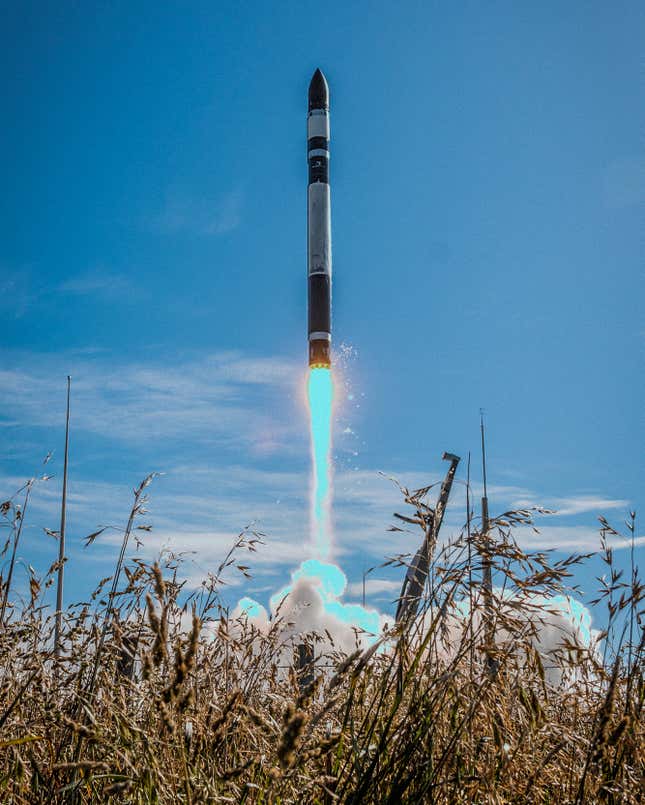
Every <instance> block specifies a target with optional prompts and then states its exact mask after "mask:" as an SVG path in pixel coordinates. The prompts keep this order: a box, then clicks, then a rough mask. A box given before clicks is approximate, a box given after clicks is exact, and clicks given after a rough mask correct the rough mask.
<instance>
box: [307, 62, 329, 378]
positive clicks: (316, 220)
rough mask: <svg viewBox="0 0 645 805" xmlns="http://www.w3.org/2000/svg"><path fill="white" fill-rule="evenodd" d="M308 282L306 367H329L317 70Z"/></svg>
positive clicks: (324, 162)
mask: <svg viewBox="0 0 645 805" xmlns="http://www.w3.org/2000/svg"><path fill="white" fill-rule="evenodd" d="M307 163H308V166H309V182H308V186H307V282H308V286H309V287H308V311H309V313H308V318H309V326H308V338H309V366H310V367H329V366H331V199H330V188H329V87H328V86H327V81H326V80H325V76H324V75H323V74H322V73H321V72H320V70H316V72H315V73H314V75H313V78H312V79H311V83H310V84H309V113H308V115H307Z"/></svg>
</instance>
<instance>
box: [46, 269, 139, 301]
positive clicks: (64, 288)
mask: <svg viewBox="0 0 645 805" xmlns="http://www.w3.org/2000/svg"><path fill="white" fill-rule="evenodd" d="M57 290H58V292H59V293H61V294H69V295H72V296H97V297H103V298H106V299H118V298H121V297H122V296H124V295H125V294H126V293H128V294H129V293H131V291H132V283H131V282H130V280H129V279H128V277H126V276H125V275H123V274H116V273H113V272H111V271H108V270H106V269H102V268H96V269H93V270H91V271H87V272H85V273H83V274H78V275H77V276H75V277H70V278H69V279H67V280H65V281H64V282H62V283H61V284H60V285H59V286H58V288H57Z"/></svg>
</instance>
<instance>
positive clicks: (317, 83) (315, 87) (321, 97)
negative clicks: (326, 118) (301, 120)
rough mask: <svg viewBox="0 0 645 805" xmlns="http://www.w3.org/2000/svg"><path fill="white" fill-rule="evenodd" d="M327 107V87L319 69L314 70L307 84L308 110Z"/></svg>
mask: <svg viewBox="0 0 645 805" xmlns="http://www.w3.org/2000/svg"><path fill="white" fill-rule="evenodd" d="M312 109H329V87H328V86H327V81H326V79H325V76H324V75H323V74H322V72H321V71H320V69H318V70H316V72H315V73H314V74H313V77H312V79H311V83H310V84H309V111H311V110H312Z"/></svg>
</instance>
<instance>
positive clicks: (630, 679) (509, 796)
mask: <svg viewBox="0 0 645 805" xmlns="http://www.w3.org/2000/svg"><path fill="white" fill-rule="evenodd" d="M149 481H150V479H146V481H144V482H143V483H142V484H141V486H140V487H139V488H138V489H137V490H136V492H135V501H134V506H133V510H132V515H131V517H130V520H129V522H128V525H127V527H126V529H125V531H124V534H123V543H122V551H121V553H120V556H119V558H118V561H117V565H116V568H115V572H114V575H113V576H112V577H110V578H108V579H104V580H102V581H101V583H100V584H99V585H98V589H97V590H96V592H95V593H94V595H93V596H92V600H91V601H89V602H84V603H79V604H75V605H72V606H70V607H69V608H68V609H67V610H66V611H65V613H64V618H63V642H62V645H61V651H60V656H58V657H56V656H55V652H54V644H53V632H54V628H53V627H54V624H53V621H54V618H53V615H52V612H51V608H47V607H45V606H44V605H43V595H44V594H45V590H46V589H47V588H48V587H50V586H51V584H52V583H53V581H54V579H55V575H56V571H57V565H56V564H54V565H53V566H52V568H51V569H50V571H49V573H48V574H47V576H46V577H45V578H43V579H37V578H36V577H35V575H34V574H32V575H31V577H30V580H29V581H30V584H29V589H30V597H29V600H28V601H24V600H22V599H21V598H20V597H19V596H18V595H17V593H14V591H15V588H16V583H15V578H12V577H13V571H14V570H15V569H16V556H17V555H18V553H17V551H18V548H19V541H20V538H21V530H22V523H23V516H24V513H25V508H26V507H25V499H24V497H23V498H19V497H15V498H13V499H11V500H9V501H7V502H6V503H4V504H3V505H2V513H3V515H4V517H5V525H6V526H7V528H8V531H9V533H8V541H7V543H6V546H5V549H4V556H5V563H4V566H3V576H2V610H1V617H2V620H1V623H0V674H1V677H0V684H1V688H0V725H1V727H2V728H1V730H0V752H1V754H0V792H1V793H0V799H2V801H3V802H7V803H57V802H61V803H63V802H68V803H90V802H92V803H97V802H99V803H101V802H124V803H220V802H222V803H223V802H234V803H238V802H239V803H243V802H244V803H290V802H299V803H332V802H343V803H372V802H374V803H401V802H402V803H425V802H427V803H506V802H513V803H515V802H516V803H522V802H531V803H596V802H603V803H636V802H640V801H642V792H643V782H644V776H643V771H644V765H643V764H644V758H645V737H644V727H643V700H644V697H645V685H644V678H643V671H644V665H643V656H644V647H645V644H644V631H643V623H642V616H643V612H642V610H641V605H642V598H643V588H642V586H641V584H640V581H639V579H638V574H637V571H636V570H635V568H634V566H633V562H632V576H631V578H630V579H623V578H622V577H621V574H620V573H619V572H618V571H616V570H615V569H614V565H613V557H612V552H611V549H610V548H607V547H605V550H604V554H603V559H604V561H605V562H606V564H607V576H606V580H604V581H603V582H602V583H601V590H600V592H599V600H600V602H601V603H602V601H604V603H605V604H606V607H607V612H608V625H607V630H606V632H605V633H604V634H603V635H602V636H601V637H602V640H601V642H600V643H599V644H598V645H596V646H589V645H585V644H583V643H581V642H580V641H579V640H577V639H576V637H575V635H574V634H573V633H572V634H571V635H569V636H566V635H565V636H563V640H562V645H561V648H560V651H559V652H557V653H558V657H554V656H553V655H551V656H546V655H545V654H544V652H540V651H538V650H537V649H536V646H538V647H539V643H536V634H537V635H539V634H540V629H541V618H542V617H543V616H544V608H543V607H540V608H539V609H538V608H536V607H535V606H534V605H532V603H531V601H532V600H533V601H534V600H536V599H534V598H533V596H534V595H535V594H539V595H541V596H545V595H546V596H551V595H553V594H554V593H556V592H557V591H560V590H561V589H562V585H563V582H564V580H565V579H566V577H567V575H568V573H569V570H570V568H571V566H572V564H573V563H575V562H579V561H584V557H572V558H571V559H568V560H566V561H564V562H559V563H556V564H549V562H548V560H547V557H546V556H544V555H542V554H527V553H525V552H523V551H521V550H520V549H519V548H518V547H517V545H516V543H515V541H514V539H513V532H514V529H515V528H516V527H517V526H520V525H526V524H527V523H528V522H529V521H530V516H531V515H530V513H529V512H526V511H524V512H510V513H507V514H505V515H504V516H503V517H501V518H498V519H496V520H494V521H491V531H490V532H489V535H488V536H490V535H493V536H494V543H495V550H494V556H493V563H494V566H495V581H496V590H499V588H502V589H504V591H505V592H504V594H499V593H498V592H496V593H495V595H494V596H493V598H492V600H483V599H482V596H481V584H480V572H479V570H480V566H481V561H480V560H481V557H482V556H483V557H485V556H486V553H487V551H489V550H490V544H491V543H490V541H489V539H488V538H485V537H486V536H487V535H482V534H480V533H478V532H477V530H476V529H474V528H473V529H471V528H470V527H468V528H466V529H464V533H463V534H462V535H461V536H460V538H459V539H458V540H457V541H455V542H453V543H451V544H450V545H447V546H445V547H444V548H443V549H442V550H441V551H439V552H438V553H437V555H436V556H435V557H433V561H432V569H431V574H430V580H429V585H428V587H429V589H428V596H427V600H425V601H424V602H423V607H422V609H423V611H422V612H421V613H420V614H419V615H418V616H417V617H415V618H414V619H411V620H409V621H408V622H406V623H403V624H401V625H400V626H398V627H396V628H393V629H392V630H391V631H390V632H389V633H388V634H387V635H386V636H385V637H384V638H382V639H381V640H379V641H378V642H377V643H376V644H374V645H373V646H372V647H371V648H369V649H367V650H366V649H362V650H360V649H357V650H356V651H355V652H354V653H352V654H350V655H343V654H342V653H341V652H340V651H339V650H337V648H336V647H335V645H334V638H333V635H331V634H316V633H315V632H314V633H309V634H308V635H298V634H297V632H296V631H294V626H293V625H290V624H289V623H287V622H286V621H285V619H284V618H282V617H281V615H280V613H279V612H278V613H277V616H276V617H275V618H274V619H273V620H272V622H271V624H270V626H269V628H268V629H265V630H259V629H258V628H256V627H255V626H254V625H253V623H252V621H250V620H248V619H246V618H244V617H242V618H240V619H238V620H235V621H234V620H232V619H230V618H229V617H228V615H227V610H226V609H225V608H224V607H223V604H222V600H221V598H220V589H221V583H222V574H223V573H224V572H225V571H227V570H230V569H233V568H234V567H235V566H240V560H239V553H240V552H244V551H247V550H250V551H253V550H255V548H256V546H257V543H258V541H259V539H258V536H257V535H254V534H252V533H245V534H242V535H241V536H240V538H239V539H238V540H237V542H236V543H235V546H234V549H233V550H232V552H231V553H230V554H229V556H228V557H226V558H225V559H224V561H223V562H222V565H221V566H220V568H219V569H218V571H217V572H216V573H215V574H213V576H212V577H211V578H210V579H208V580H207V582H206V583H205V585H204V586H203V588H202V589H201V590H200V591H199V592H198V593H190V592H189V591H186V590H184V589H182V583H181V581H180V580H179V579H180V578H181V560H180V559H178V558H174V557H167V558H166V560H165V561H164V562H163V566H162V567H160V566H159V565H158V564H155V565H153V566H150V565H148V564H146V563H145V562H143V561H141V560H140V559H138V558H136V556H135V558H132V559H130V560H128V561H126V556H127V546H128V542H129V540H130V539H131V538H134V535H136V533H137V531H136V529H137V522H138V520H137V518H138V516H139V515H140V514H141V513H142V511H143V507H144V503H145V488H146V486H147V485H148V483H149ZM30 483H31V482H30ZM30 491H31V486H30V485H28V486H27V488H26V490H23V495H24V494H26V495H27V500H28V495H29V493H30ZM406 499H407V502H409V503H412V504H413V506H414V508H415V512H416V513H415V516H414V517H413V518H411V519H412V520H417V521H418V522H419V525H421V526H422V527H423V522H424V521H423V504H422V503H421V497H420V496H418V495H417V496H415V495H414V494H412V495H410V494H408V493H407V491H406ZM469 519H470V518H469ZM633 523H634V518H633V516H632V519H631V521H629V522H628V528H629V529H630V531H631V534H628V535H627V536H628V537H629V536H632V537H633ZM601 525H602V529H601V537H602V539H603V540H605V539H606V538H607V537H612V536H617V533H616V532H615V531H614V530H613V529H612V528H611V527H610V526H609V524H608V523H607V522H606V521H602V523H601ZM96 536H97V535H91V537H90V538H89V539H90V542H91V541H92V539H94V538H96ZM603 544H605V543H603ZM240 569H241V571H242V572H244V573H246V572H247V568H246V566H245V565H241V567H240ZM21 572H22V571H21ZM465 602H467V606H465V605H464V604H465ZM492 634H494V636H495V640H494V642H491V637H490V636H491V635H492ZM303 643H304V644H306V645H307V646H311V647H312V648H313V649H314V651H315V653H316V656H317V657H318V658H319V659H318V660H317V665H316V666H315V667H314V668H313V669H312V668H311V667H307V666H305V667H302V662H300V663H299V664H300V667H294V666H293V664H292V662H291V658H292V657H294V656H298V652H297V651H295V652H294V650H295V649H297V645H296V644H303ZM302 656H305V657H307V656H309V653H308V651H304V652H303V651H301V652H300V657H302ZM549 664H551V665H553V666H554V667H557V668H558V669H559V671H558V673H559V676H560V677H561V682H560V684H559V685H558V686H553V685H551V684H549V669H548V665H549ZM296 665H298V663H296ZM545 667H546V670H545Z"/></svg>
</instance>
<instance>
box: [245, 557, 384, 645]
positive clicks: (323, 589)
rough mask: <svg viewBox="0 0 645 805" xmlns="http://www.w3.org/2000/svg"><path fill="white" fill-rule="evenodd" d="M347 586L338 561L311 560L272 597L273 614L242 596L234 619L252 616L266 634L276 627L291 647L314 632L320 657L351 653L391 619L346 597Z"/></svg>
mask: <svg viewBox="0 0 645 805" xmlns="http://www.w3.org/2000/svg"><path fill="white" fill-rule="evenodd" d="M346 590H347V577H346V576H345V574H344V573H343V571H342V570H341V569H340V568H339V567H338V566H337V565H333V564H329V563H326V562H321V561H319V560H317V559H308V560H307V561H305V562H303V563H302V564H301V565H300V567H299V568H298V569H297V570H296V571H294V572H293V573H292V574H291V582H290V583H289V584H287V585H286V586H285V587H283V588H282V589H281V590H279V591H278V592H277V593H275V594H274V595H273V596H272V597H271V600H270V605H269V606H270V613H269V612H268V611H267V609H266V608H265V607H263V606H262V605H261V604H259V603H258V602H257V601H254V600H253V599H251V598H242V599H241V600H240V601H239V602H238V605H237V607H236V608H235V610H234V611H233V613H232V619H233V620H236V619H247V620H248V623H249V624H250V625H252V626H253V627H255V628H256V629H258V631H259V632H260V633H262V634H267V633H268V632H269V630H270V629H271V628H272V627H274V628H276V629H277V630H278V632H279V639H280V643H281V644H282V645H283V646H284V647H285V650H287V647H288V648H289V649H290V648H291V647H292V646H293V645H295V644H297V643H298V642H300V641H301V640H302V639H304V638H305V637H306V636H307V635H312V633H313V634H314V635H315V643H316V655H317V656H322V655H325V654H328V653H330V652H339V653H342V654H350V653H351V652H352V651H354V650H355V649H357V648H366V647H367V646H369V645H371V644H372V643H373V642H374V641H375V640H376V639H377V638H378V637H379V635H380V634H381V633H382V632H383V629H384V627H385V626H386V624H387V623H388V622H390V623H391V619H388V618H386V617H385V616H384V615H382V614H381V613H379V612H378V611H377V610H376V609H373V608H371V607H365V608H364V607H362V606H361V605H360V604H353V603H346V602H344V601H343V600H342V597H343V594H344V593H345V592H346Z"/></svg>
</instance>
